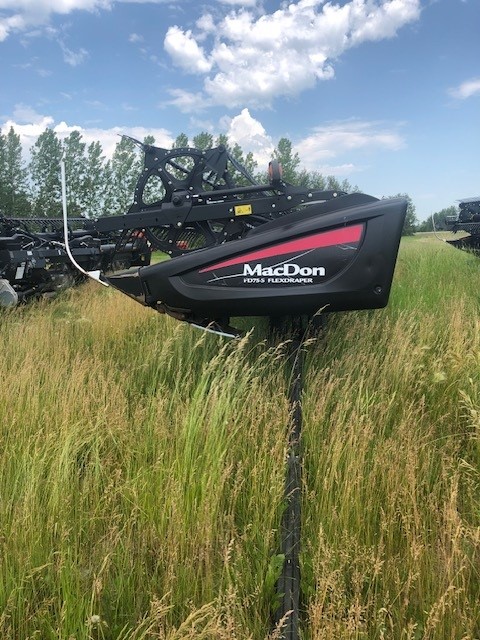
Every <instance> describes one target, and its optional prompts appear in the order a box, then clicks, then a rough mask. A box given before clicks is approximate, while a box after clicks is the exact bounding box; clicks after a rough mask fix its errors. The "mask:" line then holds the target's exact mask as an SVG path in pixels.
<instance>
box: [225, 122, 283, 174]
mask: <svg viewBox="0 0 480 640" xmlns="http://www.w3.org/2000/svg"><path fill="white" fill-rule="evenodd" d="M223 125H224V126H225V128H226V134H227V136H228V139H229V141H230V142H232V143H235V142H236V143H238V144H239V145H240V147H242V149H243V151H244V152H245V153H248V152H249V151H251V152H252V153H253V157H254V158H255V160H256V161H257V162H258V164H259V166H260V167H262V166H264V167H265V169H266V168H267V166H268V162H269V160H271V158H272V153H273V149H274V144H273V141H272V138H271V137H270V136H269V135H268V134H267V132H266V131H265V129H264V127H263V125H262V123H261V122H259V121H258V120H256V119H255V118H252V116H251V115H250V112H249V110H248V109H242V111H241V113H240V114H239V115H237V116H235V117H234V118H225V119H224V120H223Z"/></svg>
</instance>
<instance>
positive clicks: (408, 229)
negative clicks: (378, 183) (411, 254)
mask: <svg viewBox="0 0 480 640" xmlns="http://www.w3.org/2000/svg"><path fill="white" fill-rule="evenodd" d="M390 197H391V198H405V200H406V201H407V215H406V217H405V223H404V225H403V230H402V236H413V234H414V233H415V231H416V230H417V224H418V220H417V216H416V211H415V205H414V204H413V201H412V199H411V198H410V196H409V195H408V193H397V195H395V196H390Z"/></svg>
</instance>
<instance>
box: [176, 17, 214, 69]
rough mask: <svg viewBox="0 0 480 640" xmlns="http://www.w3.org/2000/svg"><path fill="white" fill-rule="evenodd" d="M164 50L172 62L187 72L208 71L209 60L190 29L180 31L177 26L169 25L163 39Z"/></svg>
mask: <svg viewBox="0 0 480 640" xmlns="http://www.w3.org/2000/svg"><path fill="white" fill-rule="evenodd" d="M164 46H165V50H166V51H167V52H168V53H169V54H170V56H171V58H172V60H173V62H174V64H176V65H177V66H179V67H182V68H183V69H184V70H185V71H188V72H189V73H208V71H210V69H211V68H212V64H211V62H209V61H208V60H207V58H206V57H205V53H204V51H203V49H202V47H200V46H199V45H198V43H197V41H196V40H195V38H193V37H192V32H191V31H182V30H181V29H179V28H178V27H170V28H169V29H168V31H167V35H166V36H165V41H164Z"/></svg>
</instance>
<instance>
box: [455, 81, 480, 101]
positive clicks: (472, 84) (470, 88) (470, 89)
mask: <svg viewBox="0 0 480 640" xmlns="http://www.w3.org/2000/svg"><path fill="white" fill-rule="evenodd" d="M448 93H449V94H450V95H451V96H452V97H453V98H458V99H459V100H466V99H467V98H470V97H471V96H474V95H475V94H477V93H480V78H472V79H471V80H465V82H462V83H461V84H460V85H458V87H452V88H451V89H449V90H448Z"/></svg>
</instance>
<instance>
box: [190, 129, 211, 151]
mask: <svg viewBox="0 0 480 640" xmlns="http://www.w3.org/2000/svg"><path fill="white" fill-rule="evenodd" d="M192 142H193V146H194V148H195V149H200V151H205V149H211V148H212V147H213V136H212V134H211V133H207V132H206V131H202V132H201V133H199V134H198V135H196V136H195V137H194V138H193V141H192Z"/></svg>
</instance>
